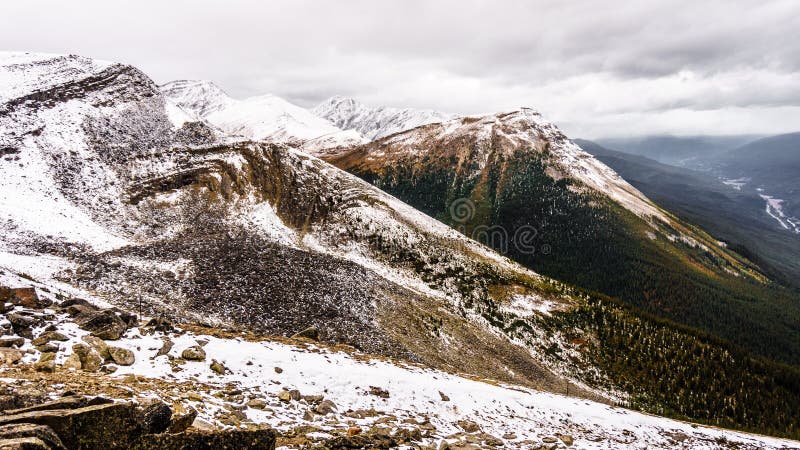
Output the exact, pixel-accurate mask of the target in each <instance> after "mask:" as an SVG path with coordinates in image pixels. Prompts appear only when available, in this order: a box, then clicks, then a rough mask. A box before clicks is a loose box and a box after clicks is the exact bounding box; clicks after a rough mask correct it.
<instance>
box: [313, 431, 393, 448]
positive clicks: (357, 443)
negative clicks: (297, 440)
mask: <svg viewBox="0 0 800 450" xmlns="http://www.w3.org/2000/svg"><path fill="white" fill-rule="evenodd" d="M396 446H397V444H396V443H395V441H394V439H392V437H391V436H387V435H385V434H382V433H366V434H356V435H354V436H336V437H334V438H331V439H328V440H326V441H325V448H328V449H330V450H344V449H353V448H378V449H388V448H393V447H396Z"/></svg>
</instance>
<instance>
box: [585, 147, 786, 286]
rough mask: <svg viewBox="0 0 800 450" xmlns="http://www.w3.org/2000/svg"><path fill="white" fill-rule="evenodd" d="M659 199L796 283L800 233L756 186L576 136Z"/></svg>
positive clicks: (732, 246) (593, 152)
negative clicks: (770, 208) (789, 227)
mask: <svg viewBox="0 0 800 450" xmlns="http://www.w3.org/2000/svg"><path fill="white" fill-rule="evenodd" d="M575 142H576V143H577V144H578V145H580V146H581V148H583V149H584V150H586V151H587V152H589V153H591V154H593V155H594V156H595V157H597V158H598V159H599V160H601V161H603V162H604V163H605V164H607V165H608V166H609V167H611V168H613V169H614V170H615V171H616V172H617V173H619V174H620V175H621V176H622V177H623V178H625V179H626V180H627V181H629V182H630V183H631V184H633V185H634V186H635V187H636V188H637V189H639V190H640V191H642V192H643V193H644V194H645V195H647V196H648V198H651V199H653V201H655V202H656V203H658V204H659V205H662V206H664V207H665V208H667V209H668V210H670V211H673V212H675V213H676V214H678V215H679V216H681V217H683V218H685V219H686V220H688V221H690V222H692V223H696V224H698V225H700V226H701V227H703V229H705V230H708V231H709V232H710V233H711V234H712V235H714V236H715V237H716V238H718V239H721V240H723V241H725V242H726V243H728V245H730V246H731V248H733V249H735V250H736V251H737V252H739V253H741V254H743V255H746V256H747V257H748V258H750V259H751V260H753V261H756V262H758V263H759V265H760V266H761V267H762V268H764V269H765V270H768V271H769V272H770V273H772V274H774V275H775V276H777V277H779V278H781V279H783V280H784V281H786V282H787V283H789V284H792V285H795V286H800V239H798V236H796V235H795V234H793V233H791V232H790V231H789V230H787V229H786V228H785V227H783V226H781V225H780V223H779V222H778V221H776V220H775V219H774V218H773V217H772V216H770V215H769V214H768V213H767V210H766V208H765V200H764V199H763V198H762V197H761V196H760V195H759V192H758V191H756V190H754V189H746V188H745V189H742V188H741V187H739V188H738V189H737V187H735V186H733V185H731V184H730V183H728V184H726V183H725V182H724V181H723V180H721V179H719V178H718V177H716V176H714V175H712V174H710V173H708V172H702V171H697V170H690V169H686V168H683V167H676V166H671V165H667V164H662V163H659V162H657V161H655V160H652V159H649V158H645V157H643V156H638V155H633V154H630V153H625V152H620V151H615V150H610V149H607V148H605V147H603V146H601V145H599V144H596V143H594V142H591V141H587V140H582V139H578V140H576V141H575Z"/></svg>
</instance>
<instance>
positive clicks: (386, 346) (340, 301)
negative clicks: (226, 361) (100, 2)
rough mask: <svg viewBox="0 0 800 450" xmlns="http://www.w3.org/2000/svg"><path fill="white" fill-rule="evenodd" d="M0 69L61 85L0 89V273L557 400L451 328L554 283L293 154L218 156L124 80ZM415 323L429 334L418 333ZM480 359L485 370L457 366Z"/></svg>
mask: <svg viewBox="0 0 800 450" xmlns="http://www.w3.org/2000/svg"><path fill="white" fill-rule="evenodd" d="M4 61H9V63H4V65H3V66H2V73H3V78H2V79H4V80H10V81H11V82H13V81H14V80H15V78H14V76H24V74H27V73H38V72H42V73H46V72H48V71H56V72H65V71H72V73H73V75H72V77H65V78H64V79H63V80H59V82H58V83H51V82H43V83H29V87H28V88H26V89H25V90H17V91H12V89H14V87H13V86H16V84H13V85H12V86H3V92H8V93H9V94H6V95H5V96H4V98H7V99H8V100H6V101H5V102H4V103H3V105H2V111H3V113H2V115H0V129H1V130H3V133H2V136H0V139H2V141H1V142H2V148H3V149H4V157H3V158H2V159H0V169H2V172H3V174H4V176H3V177H2V179H0V231H2V240H0V249H2V252H0V265H2V266H3V267H4V268H5V269H4V270H9V271H11V272H13V273H23V272H25V273H37V274H42V273H44V274H45V275H42V277H41V279H42V280H43V281H44V280H49V282H52V283H60V284H65V285H66V286H71V287H70V289H73V290H74V289H78V290H79V291H77V292H82V294H81V295H84V294H86V295H89V294H88V293H89V292H91V293H93V294H92V295H95V296H100V297H101V298H102V299H103V300H104V301H107V302H109V303H111V304H115V305H117V306H120V307H124V308H139V307H141V308H143V309H144V311H147V312H149V313H151V314H160V315H166V316H170V317H174V318H176V319H180V320H202V321H204V322H207V323H208V322H210V323H214V324H217V325H219V326H237V327H247V328H250V329H252V330H255V331H258V332H262V333H274V334H291V333H293V332H296V331H298V330H300V329H302V328H304V327H307V326H310V325H314V326H316V327H317V328H318V329H319V330H320V333H321V335H322V336H323V339H327V340H331V341H338V342H344V343H347V344H350V345H356V346H358V347H359V348H362V349H364V350H368V351H371V352H374V353H383V354H388V355H395V356H402V357H405V358H409V359H412V360H414V361H419V362H427V363H429V364H432V365H435V366H439V367H447V368H452V369H454V370H459V371H468V372H471V373H477V374H480V375H482V376H487V377H493V378H500V379H507V380H508V381H517V382H520V383H531V384H532V385H536V386H539V387H546V388H551V389H560V387H559V386H564V383H565V381H564V379H563V378H562V375H561V374H559V373H556V371H552V370H550V369H547V368H546V367H545V364H544V362H543V360H542V359H541V358H540V359H537V358H539V357H536V356H535V354H536V353H535V352H534V353H531V350H530V349H529V348H528V347H527V346H520V345H519V344H517V343H515V342H514V341H513V340H512V339H511V337H509V336H506V337H503V336H504V335H503V334H502V333H500V334H497V331H496V330H494V329H493V328H491V327H490V328H487V327H486V326H485V324H484V323H483V321H482V320H481V319H480V318H479V316H475V317H474V319H473V320H466V321H465V320H464V319H463V318H460V317H461V316H460V315H459V314H462V313H463V312H464V311H465V308H469V310H471V311H475V312H473V314H476V313H477V311H478V310H479V309H481V308H484V307H495V305H502V304H504V303H507V302H510V301H512V297H511V296H510V295H508V294H506V293H503V292H504V291H503V292H494V291H490V289H489V286H490V285H502V286H508V289H509V290H510V291H509V292H511V291H513V292H517V293H524V295H523V297H522V298H523V300H518V299H516V297H514V299H516V300H514V301H523V302H532V303H531V305H530V307H529V308H528V309H529V310H534V309H536V308H535V307H534V306H532V305H533V304H534V303H535V304H538V303H540V302H542V301H544V298H546V296H547V295H550V294H546V293H545V292H546V291H549V290H550V289H552V288H551V287H549V286H550V283H551V282H550V281H548V280H544V279H542V278H541V277H539V276H538V275H536V274H535V273H533V272H531V271H529V270H527V269H524V268H522V267H521V266H519V265H516V264H514V263H512V262H511V261H509V260H508V259H506V258H503V257H501V256H500V255H497V254H495V253H494V252H492V251H490V250H489V249H487V248H486V247H484V246H482V245H480V244H479V243H476V242H474V241H470V240H469V239H467V238H465V237H464V236H463V235H461V234H459V233H457V232H456V231H454V230H452V229H450V228H449V227H447V226H445V225H444V224H442V223H440V222H438V221H436V220H434V219H432V218H430V217H428V216H426V215H424V214H422V213H420V212H419V211H417V210H415V209H413V208H411V207H409V206H408V205H406V204H404V203H402V202H400V201H398V200H397V199H395V198H393V197H391V196H389V195H387V194H385V193H384V192H382V191H380V190H378V189H376V188H374V187H372V186H370V185H369V184H367V183H364V182H363V181H361V180H359V179H358V178H356V177H354V176H352V175H349V174H347V173H345V172H343V171H341V170H339V169H337V168H335V167H333V166H330V165H329V164H327V163H324V162H322V161H320V160H318V159H316V158H314V157H312V156H309V155H307V154H305V153H302V152H300V151H297V150H294V149H291V148H288V147H285V146H277V145H272V144H265V143H255V142H251V141H242V142H232V141H231V140H230V138H229V137H225V138H224V139H219V136H218V135H217V134H215V133H214V132H213V130H211V129H210V128H209V127H208V126H207V125H206V124H205V123H203V122H194V121H187V122H183V123H181V124H180V126H178V125H177V124H176V122H174V121H173V120H172V119H173V118H174V117H173V116H172V115H171V113H170V108H169V102H168V101H167V100H165V98H164V97H163V96H162V94H161V91H160V90H159V88H158V86H156V85H155V84H154V83H153V82H152V81H151V80H150V79H149V78H147V77H146V76H145V75H144V74H142V73H141V72H140V71H138V70H136V69H135V68H133V67H130V66H125V65H121V64H102V63H97V62H93V61H91V60H88V59H83V58H78V57H68V58H62V57H57V56H51V55H25V56H24V57H23V56H17V55H9V56H5V59H4ZM76 67H77V68H79V69H75V68H76ZM15 74H16V75H15ZM20 74H23V75H20ZM42 79H48V77H45V76H42ZM212 114H213V113H212ZM39 261H47V264H48V268H47V270H44V269H42V268H37V267H36V264H38V263H39ZM454 268H457V270H456V269H454ZM37 278H38V277H37ZM540 290H541V291H542V293H541V296H540V295H539V294H537V293H538V292H539V291H540ZM73 292H75V291H73ZM490 298H491V300H490ZM548 304H549V303H548ZM425 317H428V319H426V318H425ZM425 320H435V321H437V323H438V322H439V321H441V324H439V325H437V326H436V332H435V333H434V332H433V331H431V329H429V328H426V327H422V328H420V327H418V326H415V325H413V324H414V323H417V322H420V321H423V322H424V321H425ZM456 343H458V344H457V345H456ZM529 345H533V344H532V343H531V344H529ZM476 346H477V347H476ZM470 349H471V350H470ZM490 349H492V350H491V351H492V352H494V354H495V355H496V358H495V359H494V360H493V361H491V362H489V361H485V360H473V359H470V358H466V357H465V353H464V352H472V353H485V352H489V351H490ZM502 367H506V369H502ZM573 389H574V392H578V391H581V389H580V388H577V387H574V388H573ZM585 392H586V395H596V394H592V393H590V392H589V391H585Z"/></svg>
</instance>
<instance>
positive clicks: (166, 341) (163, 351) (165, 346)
mask: <svg viewBox="0 0 800 450" xmlns="http://www.w3.org/2000/svg"><path fill="white" fill-rule="evenodd" d="M161 341H162V342H164V344H163V345H162V346H161V348H160V349H159V350H158V352H157V353H156V355H155V356H153V357H152V358H150V359H156V358H158V357H159V356H164V355H166V354H168V353H169V351H170V350H172V347H173V346H174V345H175V343H174V342H172V339H170V338H168V337H166V336H164V337H162V338H161Z"/></svg>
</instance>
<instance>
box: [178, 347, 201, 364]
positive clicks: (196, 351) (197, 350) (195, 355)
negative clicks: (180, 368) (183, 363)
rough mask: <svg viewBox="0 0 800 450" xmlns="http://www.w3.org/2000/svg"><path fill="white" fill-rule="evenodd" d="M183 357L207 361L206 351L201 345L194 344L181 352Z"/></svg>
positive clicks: (188, 359)
mask: <svg viewBox="0 0 800 450" xmlns="http://www.w3.org/2000/svg"><path fill="white" fill-rule="evenodd" d="M181 357H182V358H183V359H185V360H187V361H205V359H206V351H205V350H203V348H202V347H200V346H199V345H193V346H191V347H189V348H187V349H185V350H184V351H183V352H182V353H181Z"/></svg>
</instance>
